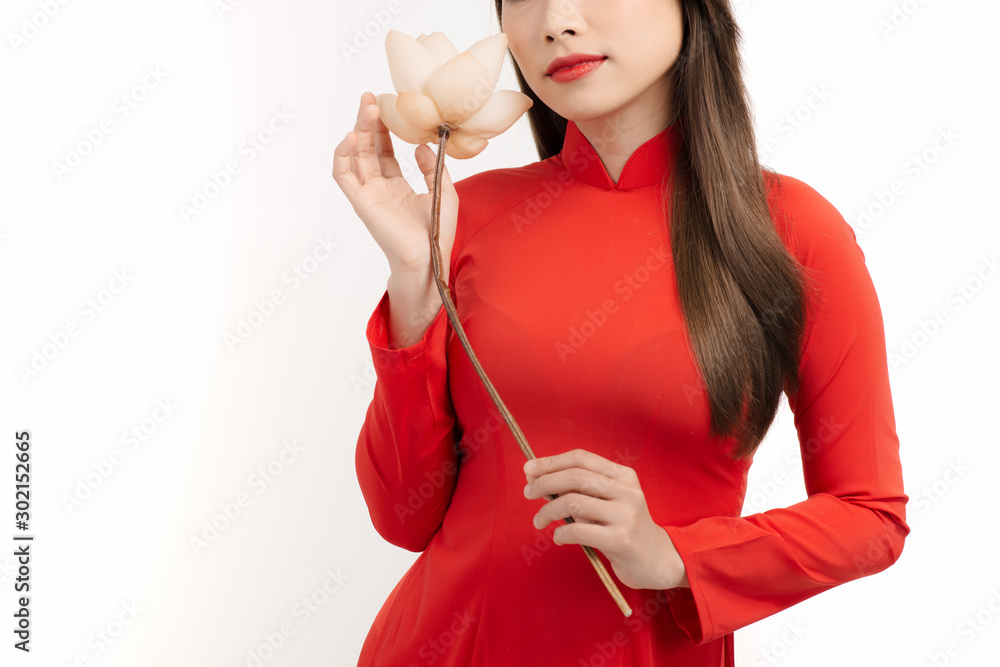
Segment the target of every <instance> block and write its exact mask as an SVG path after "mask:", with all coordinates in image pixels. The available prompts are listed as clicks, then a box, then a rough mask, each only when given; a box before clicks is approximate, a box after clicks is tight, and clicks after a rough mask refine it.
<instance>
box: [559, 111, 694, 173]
mask: <svg viewBox="0 0 1000 667" xmlns="http://www.w3.org/2000/svg"><path fill="white" fill-rule="evenodd" d="M679 133H680V126H679V125H678V123H677V121H674V122H673V123H671V124H670V125H668V126H667V127H666V128H665V129H664V130H663V131H662V132H660V133H659V134H657V135H656V136H655V137H653V138H651V139H649V140H648V141H646V142H645V143H644V144H642V145H641V146H639V148H637V149H635V152H634V153H632V155H631V156H629V159H628V160H627V161H626V162H625V167H624V169H622V173H621V175H620V176H619V177H618V182H617V183H615V182H614V181H613V180H612V179H611V176H609V175H608V172H607V170H606V169H605V168H604V163H603V162H601V158H600V156H599V155H598V154H597V151H595V150H594V146H593V145H592V144H591V143H590V141H589V140H588V139H587V137H586V136H585V135H584V134H583V132H581V131H580V128H579V127H577V125H576V123H575V122H574V121H571V120H570V121H567V122H566V136H565V138H564V139H563V146H562V150H560V151H559V159H560V160H562V163H563V165H564V166H565V167H566V170H567V171H569V173H570V174H572V175H573V176H575V177H576V178H578V179H580V180H581V181H583V182H584V183H587V184H589V185H593V186H594V187H597V188H603V189H605V190H631V189H634V188H642V187H647V186H650V185H659V184H660V183H661V182H662V179H663V178H664V176H665V175H666V173H667V172H668V171H669V169H670V165H671V163H672V162H673V159H674V156H675V155H676V149H677V146H678V142H679Z"/></svg>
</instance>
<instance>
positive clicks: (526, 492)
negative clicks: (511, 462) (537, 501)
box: [524, 482, 531, 498]
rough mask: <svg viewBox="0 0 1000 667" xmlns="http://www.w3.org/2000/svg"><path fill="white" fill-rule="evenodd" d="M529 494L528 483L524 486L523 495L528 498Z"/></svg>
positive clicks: (529, 486) (529, 484) (529, 485)
mask: <svg viewBox="0 0 1000 667" xmlns="http://www.w3.org/2000/svg"><path fill="white" fill-rule="evenodd" d="M530 492H531V483H530V482H529V483H528V484H525V486H524V495H525V496H527V497H529V498H530V496H529V495H528V494H529V493H530Z"/></svg>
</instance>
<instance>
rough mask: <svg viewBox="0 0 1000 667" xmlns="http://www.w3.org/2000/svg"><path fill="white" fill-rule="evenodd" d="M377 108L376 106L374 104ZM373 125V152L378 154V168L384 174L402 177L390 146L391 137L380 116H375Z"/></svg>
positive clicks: (394, 153)
mask: <svg viewBox="0 0 1000 667" xmlns="http://www.w3.org/2000/svg"><path fill="white" fill-rule="evenodd" d="M375 109H376V110H377V109H378V107H377V106H376V107H375ZM375 122H376V125H375V154H376V155H377V156H378V163H379V169H381V170H382V174H383V175H384V176H386V177H387V178H388V177H392V176H399V177H400V178H402V177H403V170H402V169H400V168H399V162H397V161H396V152H395V150H393V147H392V137H391V136H390V135H389V128H387V127H386V126H385V123H383V122H382V117H381V116H377V118H376V121H375Z"/></svg>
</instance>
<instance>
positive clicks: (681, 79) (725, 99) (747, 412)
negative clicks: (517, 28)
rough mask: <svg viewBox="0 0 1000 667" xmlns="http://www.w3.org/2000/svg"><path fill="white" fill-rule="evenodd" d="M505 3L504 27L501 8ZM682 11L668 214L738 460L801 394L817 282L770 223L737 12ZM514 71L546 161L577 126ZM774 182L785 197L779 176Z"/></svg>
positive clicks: (685, 306) (690, 324) (692, 327)
mask: <svg viewBox="0 0 1000 667" xmlns="http://www.w3.org/2000/svg"><path fill="white" fill-rule="evenodd" d="M495 2H496V13H497V20H501V13H502V0H495ZM680 3H681V6H682V8H683V14H684V41H683V44H682V47H681V52H680V55H679V56H678V58H677V61H676V62H675V63H674V65H673V67H671V69H670V72H669V75H670V76H672V83H673V85H672V86H671V95H672V99H671V100H669V102H670V103H671V106H672V108H673V109H674V110H675V112H676V114H677V115H676V117H675V121H674V122H676V123H677V124H678V127H679V129H680V136H681V137H682V138H683V140H682V141H681V142H680V145H679V146H678V149H677V150H678V152H677V154H676V155H675V161H674V163H673V164H674V165H675V166H674V168H673V169H672V170H671V177H670V182H669V185H668V187H667V188H664V200H665V201H664V204H665V205H667V204H669V206H670V218H669V219H670V225H669V228H670V243H671V248H672V251H673V260H674V271H675V274H676V276H677V288H678V294H679V297H680V305H681V308H682V311H683V313H684V318H685V322H686V326H687V332H688V336H689V338H690V344H691V347H692V350H693V351H694V354H695V357H696V361H697V363H698V366H699V370H700V371H701V374H702V376H703V379H704V383H705V384H704V386H705V388H706V389H707V391H708V398H709V404H710V408H711V431H712V435H713V436H717V437H727V436H728V437H731V438H733V439H734V441H735V444H734V447H733V449H732V450H731V451H730V452H729V455H730V456H731V457H732V458H734V459H736V460H739V459H743V458H746V457H748V456H752V455H753V453H754V452H755V451H756V450H757V447H758V446H759V445H760V443H761V441H762V440H763V438H764V435H765V434H766V433H767V430H768V428H770V426H771V423H772V422H773V421H774V418H775V416H776V415H777V411H778V406H779V403H780V401H781V392H782V390H784V391H786V392H789V393H795V392H797V391H798V387H799V372H798V370H799V363H800V360H801V354H802V349H801V346H802V338H803V335H804V333H803V332H804V328H805V324H804V322H805V314H806V290H807V289H809V283H808V282H807V281H806V278H805V275H806V270H805V267H803V266H802V265H801V264H799V262H798V261H797V260H796V259H795V258H794V257H793V256H792V255H791V254H790V253H789V252H788V249H787V248H786V247H785V245H784V243H783V242H782V240H781V237H780V236H779V233H778V231H777V229H776V228H775V222H774V220H773V219H772V217H771V212H770V207H769V204H768V191H767V189H766V188H765V183H764V180H765V172H764V171H762V167H761V165H760V163H759V162H758V159H757V150H756V139H755V137H754V130H753V123H752V119H751V115H750V104H749V101H748V97H749V96H748V94H747V90H746V87H745V85H744V82H743V73H742V61H741V58H740V53H739V41H740V38H741V33H740V30H739V27H738V26H737V25H736V22H735V21H734V20H733V15H732V10H731V8H730V6H729V2H728V0H680ZM501 25H502V21H501ZM512 60H513V59H512ZM513 62H514V71H515V73H516V74H517V80H518V83H519V84H520V87H521V91H522V92H523V93H524V94H525V95H527V96H528V97H530V98H531V99H532V101H533V102H534V104H533V105H532V106H531V108H530V109H528V118H529V120H530V122H531V129H532V133H533V134H534V136H535V145H536V147H537V149H538V154H539V159H541V160H545V159H547V158H549V157H551V156H553V155H556V154H557V153H559V151H560V150H561V149H562V143H563V139H564V137H565V135H566V125H567V121H566V119H565V118H563V117H561V116H559V115H558V114H557V113H555V112H554V111H553V110H552V109H550V108H549V107H548V106H546V105H545V103H544V102H542V101H541V100H540V99H538V97H537V96H536V95H535V93H534V92H533V91H532V90H531V88H530V87H529V86H528V83H527V82H526V81H525V79H524V75H523V74H522V73H521V69H520V68H519V67H518V65H517V61H513ZM766 175H767V180H768V181H770V182H772V183H773V185H774V186H775V187H780V180H779V178H778V174H776V173H775V172H773V171H772V170H770V169H767V170H766ZM667 200H669V202H668V201H667Z"/></svg>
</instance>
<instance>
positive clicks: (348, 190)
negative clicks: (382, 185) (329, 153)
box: [333, 132, 361, 198]
mask: <svg viewBox="0 0 1000 667" xmlns="http://www.w3.org/2000/svg"><path fill="white" fill-rule="evenodd" d="M356 140H357V136H356V135H355V134H354V132H348V133H347V135H346V136H344V138H343V139H341V140H340V143H339V144H337V147H336V148H334V149H333V180H335V181H336V182H337V185H339V186H340V188H341V189H342V190H343V191H344V194H346V195H347V196H348V198H353V197H354V195H355V193H356V192H357V191H358V188H359V187H360V186H361V184H360V183H358V178H357V176H355V175H354V171H353V170H352V169H351V154H352V153H353V152H354V142H355V141H356Z"/></svg>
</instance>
